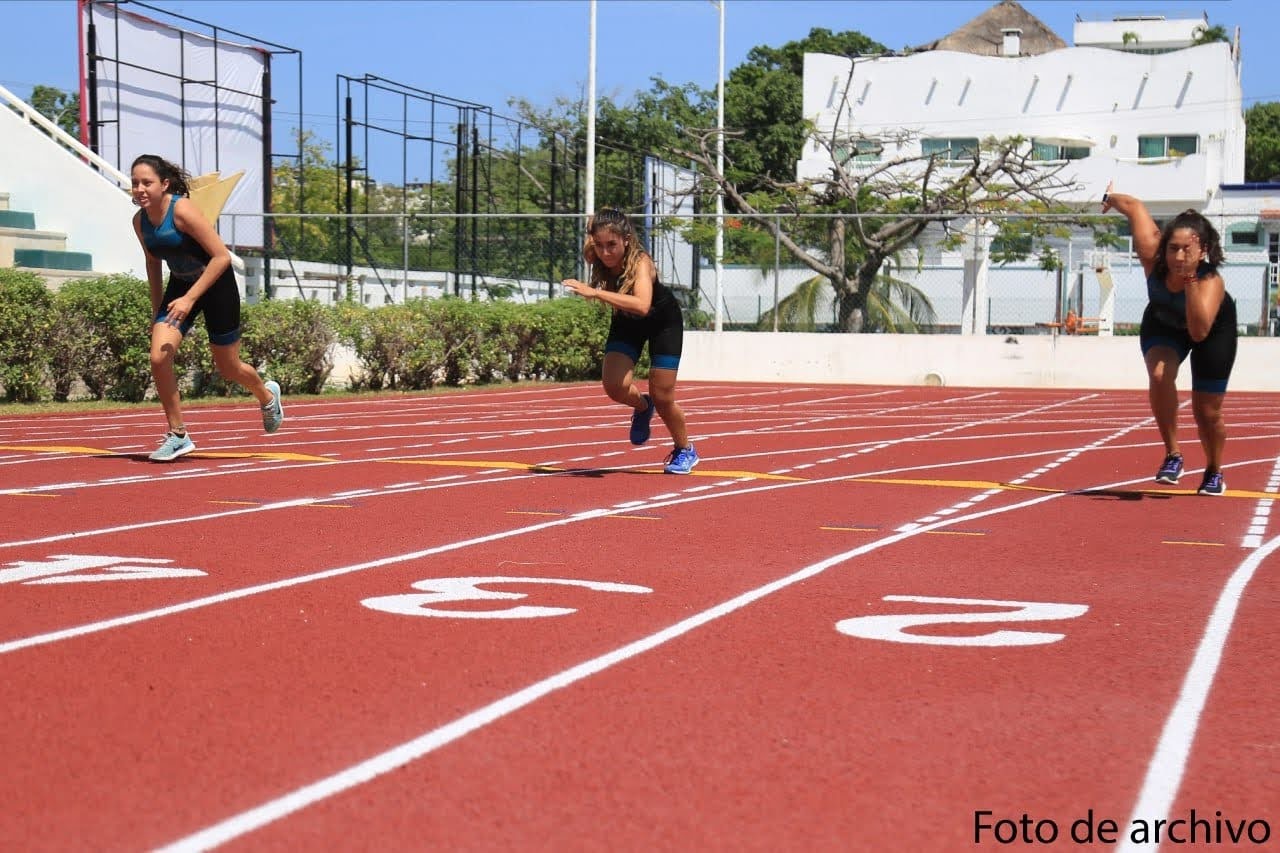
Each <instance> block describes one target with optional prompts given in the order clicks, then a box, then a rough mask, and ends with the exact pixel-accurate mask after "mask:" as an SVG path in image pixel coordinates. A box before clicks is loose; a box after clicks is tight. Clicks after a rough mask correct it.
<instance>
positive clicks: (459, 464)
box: [381, 459, 805, 482]
mask: <svg viewBox="0 0 1280 853" xmlns="http://www.w3.org/2000/svg"><path fill="white" fill-rule="evenodd" d="M381 461H384V462H391V463H393V464H395V465H435V466H438V467H441V468H501V469H504V470H510V471H536V472H538V473H541V474H561V473H563V474H574V473H579V472H584V471H599V472H602V473H604V472H609V471H615V472H617V473H619V474H624V473H625V474H666V472H665V471H663V470H661V469H657V470H644V469H635V468H609V467H600V468H558V467H556V466H553V465H535V464H532V463H529V462H511V461H502V460H486V459H384V460H381ZM689 473H690V474H691V475H693V476H694V477H733V478H740V477H751V478H752V479H754V480H795V481H798V482H799V481H803V480H804V479H805V478H804V477H784V476H782V475H781V474H765V473H762V472H759V471H698V470H694V471H690V472H689Z"/></svg>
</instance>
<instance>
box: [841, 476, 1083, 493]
mask: <svg viewBox="0 0 1280 853" xmlns="http://www.w3.org/2000/svg"><path fill="white" fill-rule="evenodd" d="M853 482H855V483H881V484H883V485H889V486H940V487H942V488H946V489H1000V490H1001V491H1005V492H1063V491H1067V490H1066V489H1049V488H1045V487H1043V486H1025V485H1014V484H1013V483H997V482H995V481H994V480H910V479H896V478H894V479H891V478H885V477H855V478H854V479H853Z"/></svg>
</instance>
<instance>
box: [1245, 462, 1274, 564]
mask: <svg viewBox="0 0 1280 853" xmlns="http://www.w3.org/2000/svg"><path fill="white" fill-rule="evenodd" d="M1266 490H1267V491H1268V492H1274V491H1277V490H1280V459H1277V460H1276V464H1275V466H1274V467H1273V468H1272V469H1271V477H1270V479H1268V480H1267V488H1266ZM1273 503H1275V498H1261V499H1259V500H1258V503H1257V505H1256V506H1254V508H1253V521H1252V522H1251V523H1250V525H1249V529H1248V531H1247V532H1246V533H1245V536H1244V538H1243V539H1242V540H1241V541H1240V547H1241V548H1258V547H1261V545H1262V537H1263V536H1265V535H1266V532H1267V523H1268V522H1269V521H1270V520H1271V505H1272V504H1273Z"/></svg>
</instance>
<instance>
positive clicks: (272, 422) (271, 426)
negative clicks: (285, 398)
mask: <svg viewBox="0 0 1280 853" xmlns="http://www.w3.org/2000/svg"><path fill="white" fill-rule="evenodd" d="M266 384H267V390H268V391H270V392H271V402H270V403H267V404H266V405H265V406H263V407H262V428H263V429H264V430H266V431H267V432H275V431H276V430H278V429H280V422H281V421H283V420H284V405H283V404H281V402H280V383H279V382H276V381H275V380H274V379H271V380H268V381H267V383H266Z"/></svg>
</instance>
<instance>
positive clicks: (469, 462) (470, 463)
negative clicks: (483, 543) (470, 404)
mask: <svg viewBox="0 0 1280 853" xmlns="http://www.w3.org/2000/svg"><path fill="white" fill-rule="evenodd" d="M378 461H380V462H390V463H391V464H393V465H435V466H437V467H440V468H505V469H513V470H517V471H562V470H564V469H563V468H548V467H546V466H544V465H531V464H529V463H528V462H501V461H499V462H494V461H489V460H484V459H381V460H378Z"/></svg>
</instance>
